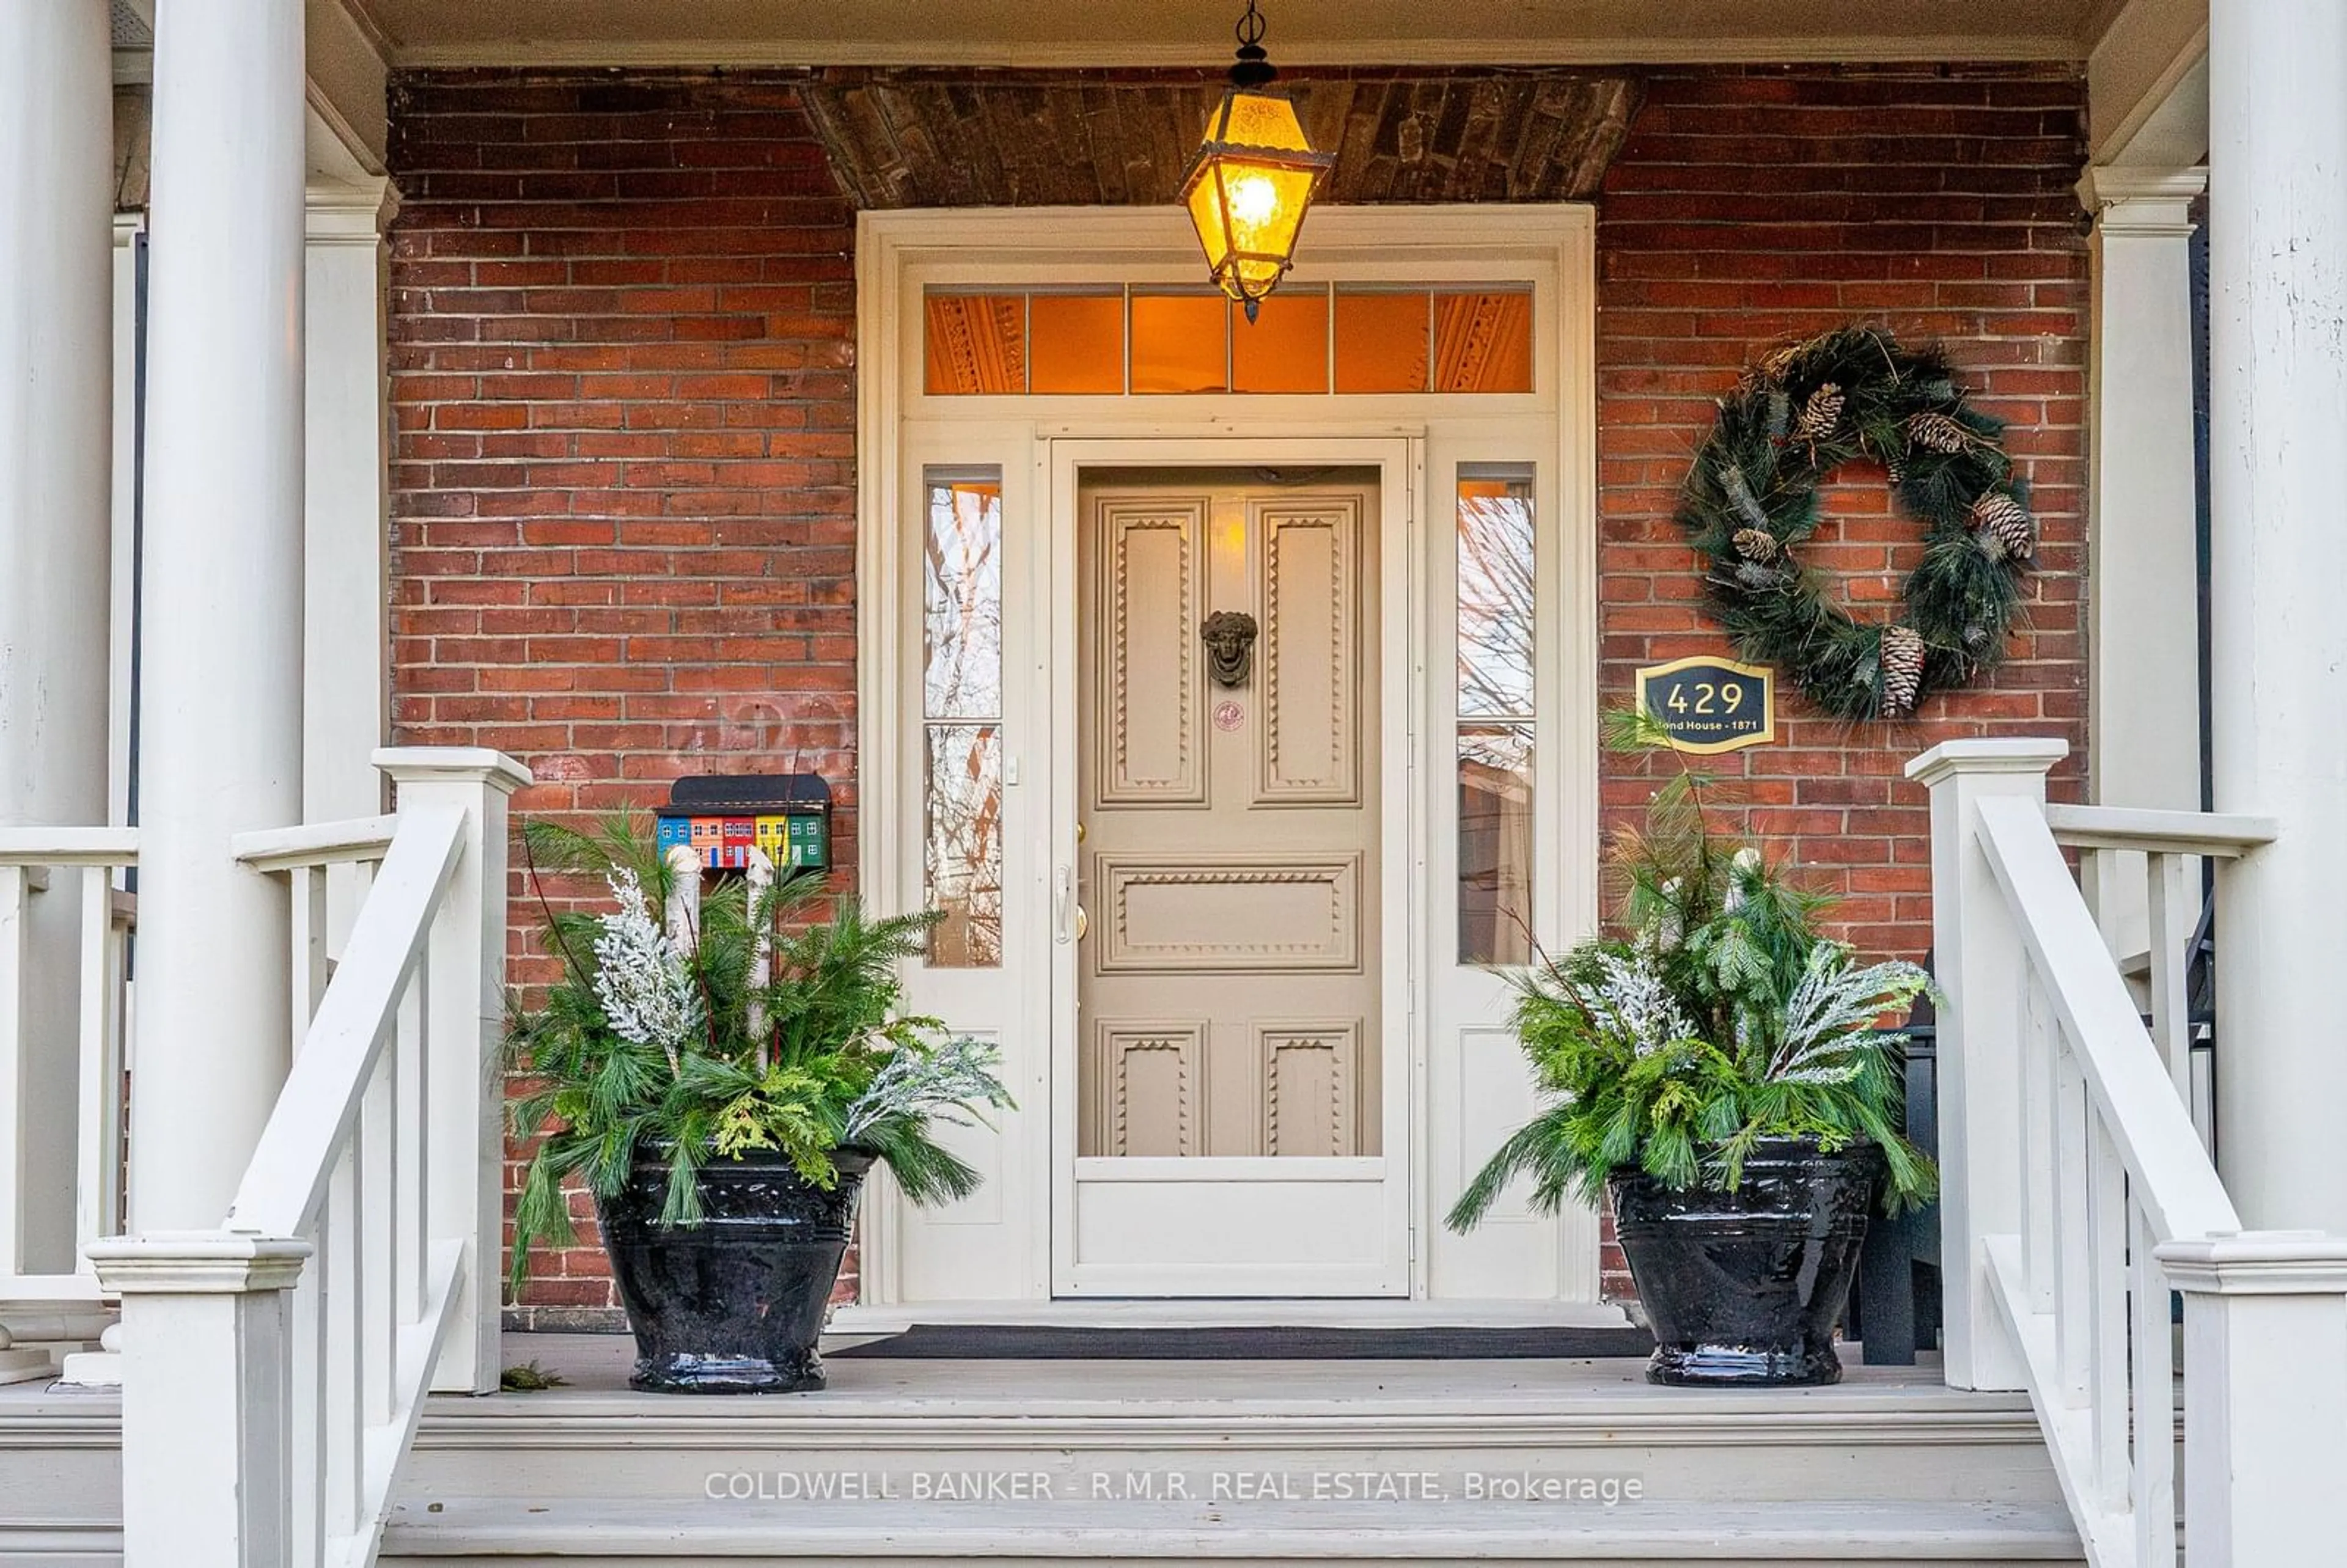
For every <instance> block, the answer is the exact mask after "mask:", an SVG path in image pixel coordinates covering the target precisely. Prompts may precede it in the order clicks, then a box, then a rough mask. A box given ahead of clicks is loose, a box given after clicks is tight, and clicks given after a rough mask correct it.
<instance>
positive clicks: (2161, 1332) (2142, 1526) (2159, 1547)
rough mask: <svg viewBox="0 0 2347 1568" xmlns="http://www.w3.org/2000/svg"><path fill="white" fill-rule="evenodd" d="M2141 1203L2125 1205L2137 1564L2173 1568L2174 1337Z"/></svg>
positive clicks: (2132, 1500) (2139, 1567)
mask: <svg viewBox="0 0 2347 1568" xmlns="http://www.w3.org/2000/svg"><path fill="white" fill-rule="evenodd" d="M2152 1245H2153V1238H2152V1234H2151V1226H2150V1225H2149V1224H2147V1222H2146V1220H2145V1219H2144V1214H2143V1205H2142V1204H2138V1203H2136V1202H2134V1201H2133V1200H2132V1199H2130V1200H2129V1202H2128V1204H2127V1307H2128V1314H2129V1319H2130V1321H2129V1328H2130V1332H2129V1334H2128V1336H2127V1339H2128V1344H2127V1350H2128V1357H2129V1359H2130V1361H2131V1362H2132V1364H2133V1365H2132V1375H2131V1376H2130V1377H2129V1378H2128V1382H2129V1383H2130V1385H2131V1386H2132V1391H2133V1393H2134V1396H2135V1421H2134V1429H2133V1435H2134V1439H2135V1444H2134V1452H2135V1466H2134V1470H2133V1471H2132V1472H2131V1474H2130V1475H2129V1477H2128V1480H2129V1482H2130V1493H2131V1495H2130V1503H2131V1506H2132V1509H2133V1512H2134V1514H2135V1561H2136V1568H2176V1564H2177V1540H2176V1362H2175V1354H2176V1344H2175V1338H2174V1331H2173V1328H2172V1327H2171V1325H2170V1321H2169V1307H2168V1276H2166V1275H2164V1274H2163V1273H2161V1272H2160V1267H2159V1260H2158V1259H2157V1257H2155V1256H2153V1255H2152V1250H2151V1249H2152Z"/></svg>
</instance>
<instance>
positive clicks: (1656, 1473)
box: [401, 1336, 2061, 1509]
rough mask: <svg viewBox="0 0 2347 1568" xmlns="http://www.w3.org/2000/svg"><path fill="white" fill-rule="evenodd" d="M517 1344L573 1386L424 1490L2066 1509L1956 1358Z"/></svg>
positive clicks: (559, 1340)
mask: <svg viewBox="0 0 2347 1568" xmlns="http://www.w3.org/2000/svg"><path fill="white" fill-rule="evenodd" d="M521 1338H522V1337H521V1336H514V1337H509V1338H508V1339H507V1347H508V1349H507V1356H508V1358H510V1359H514V1360H521V1359H525V1358H527V1359H534V1360H538V1362H539V1363H540V1365H541V1366H542V1368H544V1369H546V1370H548V1371H553V1372H556V1373H558V1374H559V1375H561V1376H563V1377H565V1378H568V1379H569V1383H568V1384H567V1386H564V1387H559V1388H556V1389H549V1390H548V1391H545V1392H541V1393H532V1394H507V1395H498V1396H496V1397H493V1398H490V1399H434V1400H433V1401H432V1403H431V1405H430V1407H429V1408H428V1409H427V1410H426V1411H425V1418H424V1423H423V1429H422V1431H421V1433H420V1434H419V1436H418V1439H417V1442H416V1447H415V1452H414V1453H413V1454H412V1455H411V1456H410V1458H409V1461H408V1465H407V1469H406V1473H405V1479H404V1481H403V1485H402V1491H401V1498H402V1501H407V1502H410V1503H414V1504H416V1505H419V1506H421V1505H425V1504H428V1503H430V1502H432V1501H450V1502H453V1501H456V1500H460V1499H469V1498H504V1499H508V1500H513V1501H523V1502H529V1503H537V1502H548V1501H590V1500H591V1501H606V1502H619V1501H639V1500H640V1501H653V1502H669V1503H674V1504H680V1505H682V1506H686V1507H689V1508H695V1509H699V1508H701V1507H702V1504H703V1503H704V1502H705V1501H706V1492H707V1491H708V1489H709V1488H710V1486H711V1485H712V1478H720V1481H719V1486H720V1490H723V1489H724V1488H726V1487H731V1486H755V1485H757V1484H760V1482H759V1481H757V1479H756V1478H762V1477H763V1478H768V1480H769V1481H771V1478H774V1477H775V1476H789V1477H794V1478H807V1477H811V1476H812V1477H823V1476H846V1477H852V1478H856V1480H855V1481H852V1482H849V1483H848V1484H864V1483H866V1482H868V1483H870V1484H871V1485H872V1487H873V1488H874V1489H877V1488H878V1487H879V1486H880V1485H881V1483H883V1482H887V1483H889V1484H891V1485H893V1487H894V1489H895V1496H896V1499H897V1500H901V1501H908V1502H909V1501H917V1499H915V1498H913V1497H912V1495H911V1494H912V1491H913V1490H914V1488H915V1487H916V1485H917V1484H922V1478H932V1479H933V1478H935V1477H938V1476H940V1475H958V1474H960V1473H961V1472H965V1471H978V1472H984V1473H989V1474H991V1473H1000V1474H1004V1475H1013V1474H1016V1475H1037V1476H1040V1477H1042V1478H1044V1479H1045V1481H1048V1483H1049V1484H1050V1485H1051V1488H1052V1489H1053V1491H1054V1493H1055V1495H1056V1496H1058V1497H1060V1498H1063V1499H1065V1498H1090V1497H1092V1496H1093V1495H1095V1492H1094V1489H1095V1488H1096V1487H1098V1486H1101V1485H1102V1484H1112V1485H1114V1486H1117V1487H1119V1488H1123V1487H1124V1484H1125V1478H1126V1476H1127V1475H1128V1474H1137V1475H1142V1476H1154V1477H1157V1478H1159V1479H1160V1481H1161V1482H1162V1483H1163V1484H1165V1485H1168V1486H1171V1485H1173V1484H1176V1482H1177V1481H1178V1483H1179V1484H1180V1485H1182V1486H1183V1487H1184V1492H1183V1493H1181V1494H1180V1495H1183V1496H1186V1497H1188V1498H1190V1499H1194V1500H1195V1499H1205V1500H1208V1501H1213V1500H1214V1499H1213V1496H1212V1489H1213V1487H1214V1482H1215V1478H1216V1477H1217V1476H1222V1477H1225V1478H1226V1484H1230V1482H1229V1481H1228V1480H1227V1478H1234V1477H1237V1476H1240V1475H1262V1474H1276V1475H1278V1476H1282V1477H1289V1478H1295V1484H1296V1485H1297V1486H1302V1487H1307V1488H1308V1486H1309V1485H1310V1484H1312V1478H1314V1477H1317V1476H1335V1475H1339V1474H1349V1473H1356V1472H1367V1473H1373V1474H1381V1475H1382V1474H1394V1475H1402V1474H1413V1473H1422V1472H1435V1473H1437V1474H1439V1475H1440V1476H1443V1477H1445V1478H1448V1479H1449V1480H1450V1481H1452V1482H1455V1483H1456V1484H1457V1486H1458V1487H1463V1486H1464V1485H1465V1484H1466V1478H1468V1477H1470V1476H1501V1475H1520V1474H1522V1473H1523V1472H1525V1471H1532V1472H1535V1473H1537V1474H1540V1475H1542V1476H1554V1477H1558V1478H1561V1479H1563V1480H1584V1479H1592V1478H1594V1479H1599V1480H1602V1479H1604V1478H1609V1477H1610V1478H1613V1479H1614V1480H1615V1481H1630V1480H1635V1481H1638V1482H1639V1484H1640V1488H1641V1490H1642V1491H1643V1492H1644V1493H1645V1497H1646V1499H1647V1500H1648V1501H1677V1502H1689V1501H1715V1502H1731V1501H1751V1500H1756V1499H1757V1500H1761V1501H1803V1500H1834V1501H1858V1502H1887V1501H1937V1502H1984V1503H2018V1504H2035V1503H2047V1504H2055V1503H2058V1502H2059V1501H2060V1495H2061V1494H2060V1491H2059V1488H2058V1485H2057V1483H2056V1481H2055V1476H2054V1471H2053V1467H2052V1465H2051V1463H2050V1462H2049V1461H2048V1460H2047V1458H2046V1453H2045V1443H2044V1440H2042V1438H2041V1437H2040V1436H2039V1433H2038V1427H2037V1422H2036V1419H2035V1417H2034V1415H2033V1414H2032V1413H2031V1410H2030V1408H2029V1404H2028V1401H2027V1399H2025V1398H2024V1396H2022V1395H2019V1394H1972V1393H1966V1392H1963V1391H1960V1390H1955V1389H1948V1388H1946V1387H1945V1386H1944V1385H1942V1382H1941V1381H1940V1377H1939V1371H1938V1368H1937V1367H1936V1366H1933V1365H1925V1366H1922V1367H1916V1368H1882V1367H1859V1366H1854V1367H1851V1368H1849V1370H1848V1373H1847V1375H1846V1378H1845V1380H1844V1381H1843V1382H1842V1383H1840V1385H1838V1386H1836V1387H1833V1388H1826V1389H1785V1390H1768V1391H1761V1390H1749V1389H1735V1390H1728V1391H1723V1392H1697V1391H1694V1390H1690V1389H1658V1388H1655V1387H1654V1386H1653V1385H1651V1384H1649V1383H1647V1382H1646V1381H1645V1376H1644V1373H1645V1363H1644V1362H1643V1361H1640V1360H1635V1359H1612V1360H1602V1359H1601V1360H1580V1361H1562V1360H1560V1361H1530V1360H1513V1361H1181V1362H1174V1361H999V1360H997V1361H942V1360H939V1361H917V1360H880V1359H872V1360H865V1359H849V1358H835V1359H834V1360H833V1361H832V1362H831V1363H830V1366H831V1379H832V1380H831V1388H830V1389H829V1390H828V1391H826V1392H825V1393H822V1394H819V1395H812V1396H792V1397H783V1398H770V1399H695V1398H692V1397H688V1396H673V1395H671V1396H662V1395H649V1394H635V1393H630V1392H628V1391H627V1390H626V1389H625V1387H624V1384H625V1378H626V1372H627V1368H628V1365H629V1358H630V1352H631V1346H630V1342H629V1341H628V1340H627V1339H625V1338H623V1337H569V1336H536V1337H534V1338H535V1340H536V1341H537V1343H534V1344H531V1345H528V1346H526V1347H524V1346H518V1345H517V1341H518V1340H519V1339H521ZM735 1477H748V1478H752V1479H751V1480H749V1481H735V1480H733V1478H735ZM1101 1478H1107V1479H1106V1481H1102V1479H1101ZM793 1484H805V1482H804V1481H803V1480H802V1481H797V1482H794V1483H793ZM832 1484H839V1483H832ZM1120 1495H1126V1496H1129V1495H1132V1494H1131V1493H1130V1492H1129V1491H1121V1492H1120ZM1337 1501H1341V1500H1337Z"/></svg>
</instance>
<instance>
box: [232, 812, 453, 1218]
mask: <svg viewBox="0 0 2347 1568" xmlns="http://www.w3.org/2000/svg"><path fill="white" fill-rule="evenodd" d="M464 831H465V816H464V814H463V813H462V812H460V811H454V810H450V809H448V808H446V807H440V808H433V809H425V810H422V811H416V812H412V813H410V814H408V815H406V816H405V817H404V818H402V819H401V822H400V825H399V833H398V835H397V836H396V837H395V838H394V839H393V840H392V845H391V850H390V853H389V854H387V855H386V856H384V862H383V869H382V871H381V872H380V873H379V874H378V875H377V876H376V878H375V884H374V891H373V892H372V893H370V894H369V895H368V897H367V901H366V903H365V904H364V905H363V906H362V907H360V909H359V917H358V923H357V925H356V926H354V927H353V928H352V931H351V941H350V948H349V954H350V956H349V957H348V958H345V959H344V960H343V965H342V967H341V968H339V969H338V970H337V971H336V973H335V975H334V979H333V982H332V983H331V984H330V985H328V986H327V988H326V994H325V996H324V998H323V999H321V1000H320V1002H319V1003H318V1011H317V1016H316V1017H315V1018H313V1020H311V1022H310V1028H309V1030H308V1032H307V1033H306V1034H305V1035H304V1036H303V1037H302V1049H301V1052H300V1054H299V1055H297V1056H296V1057H295V1058H294V1060H293V1070H292V1072H291V1073H289V1074H288V1075H287V1076H286V1080H285V1088H284V1091H282V1093H280V1094H279V1095H278V1097H277V1105H276V1108H275V1109H274V1110H273V1111H272V1112H271V1113H270V1117H269V1122H268V1125H267V1126H266V1127H265V1128H263V1129H262V1132H261V1141H260V1143H257V1144H255V1145H254V1147H253V1152H252V1160H251V1163H249V1164H248V1165H246V1167H245V1171H244V1180H243V1182H242V1183H241V1184H240V1185H239V1186H238V1187H237V1190H236V1201H235V1202H234V1203H233V1204H231V1205H230V1206H229V1215H228V1227H227V1228H229V1229H230V1230H232V1231H248V1232H251V1234H253V1235H301V1234H302V1232H303V1231H305V1230H307V1229H308V1228H309V1227H310V1225H311V1222H312V1221H313V1220H314V1219H315V1218H316V1216H317V1209H318V1204H319V1203H320V1202H321V1201H322V1200H323V1198H324V1196H325V1191H326V1182H327V1179H328V1177H329V1176H330V1175H331V1174H332V1173H333V1164H334V1159H335V1156H336V1154H337V1153H339V1152H340V1150H341V1149H342V1147H343V1144H345V1143H348V1142H349V1141H350V1136H351V1129H352V1126H353V1124H354V1122H356V1121H357V1120H358V1116H359V1112H360V1109H361V1104H362V1101H363V1099H364V1094H365V1092H366V1089H367V1086H368V1084H369V1083H370V1082H371V1081H373V1080H374V1076H375V1070H376V1068H377V1066H378V1065H379V1064H380V1061H381V1059H382V1057H383V1053H384V1044H385V1041H386V1040H388V1039H389V1038H390V1035H391V1032H392V1028H393V1025H394V1024H395V1023H396V1022H397V1020H398V1013H399V1005H400V1002H401V1000H402V999H403V998H404V997H405V995H406V994H407V989H408V985H409V982H410V981H411V980H413V979H415V970H416V966H417V964H418V962H419V961H420V960H421V958H423V955H424V946H425V939H426V938H428V937H429V936H430V935H431V930H432V917H433V916H434V915H436V914H437V913H438V912H439V908H440V898H441V895H442V894H444V893H445V892H446V890H447V886H448V876H449V874H450V873H451V872H453V871H454V870H456V856H457V854H458V852H459V851H460V850H461V849H462V848H463V846H464Z"/></svg>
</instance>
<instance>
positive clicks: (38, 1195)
mask: <svg viewBox="0 0 2347 1568" xmlns="http://www.w3.org/2000/svg"><path fill="white" fill-rule="evenodd" d="M137 860H138V835H137V834H136V832H135V831H134V830H132V829H129V828H9V829H5V830H0V1382H9V1381H16V1380H20V1379H25V1378H43V1377H49V1376H53V1375H54V1374H55V1372H56V1361H55V1359H54V1358H53V1356H52V1355H51V1353H50V1352H49V1351H47V1350H43V1349H35V1348H32V1347H31V1344H30V1343H29V1342H31V1341H35V1340H39V1341H48V1342H56V1341H67V1342H71V1341H87V1340H90V1339H95V1338H96V1337H97V1336H98V1334H99V1332H100V1331H101V1329H102V1328H103V1327H105V1324H106V1321H107V1317H108V1312H107V1310H106V1308H105V1307H103V1305H102V1303H101V1297H102V1295H103V1291H102V1288H101V1287H100V1286H99V1284H98V1280H97V1273H96V1271H95V1270H93V1269H92V1268H91V1267H90V1266H88V1265H87V1262H86V1261H84V1260H83V1258H82V1248H83V1247H84V1246H85V1245H87V1244H88V1243H90V1242H93V1241H96V1240H97V1239H98V1238H100V1237H102V1236H110V1235H119V1234H120V1232H121V1229H122V1219H123V1190H122V1152H123V1147H122V1129H123V1118H124V1112H125V1103H124V1081H123V1071H124V1066H125V1046H126V1042H127V1040H128V1032H129V999H128V976H129V967H128V964H129V942H130V933H131V929H132V927H133V926H134V924H135V923H136V919H137V904H136V901H135V900H134V899H133V898H132V897H131V896H130V895H129V894H128V893H126V892H123V891H122V890H121V889H120V887H119V886H118V882H119V880H120V877H121V874H122V872H123V871H124V869H125V868H127V867H128V866H132V865H134V864H136V862H137ZM68 1172H69V1173H70V1176H69V1177H68V1176H67V1174H66V1173H68ZM17 1341H26V1343H25V1344H21V1345H20V1344H18V1343H16V1342H17Z"/></svg>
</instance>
